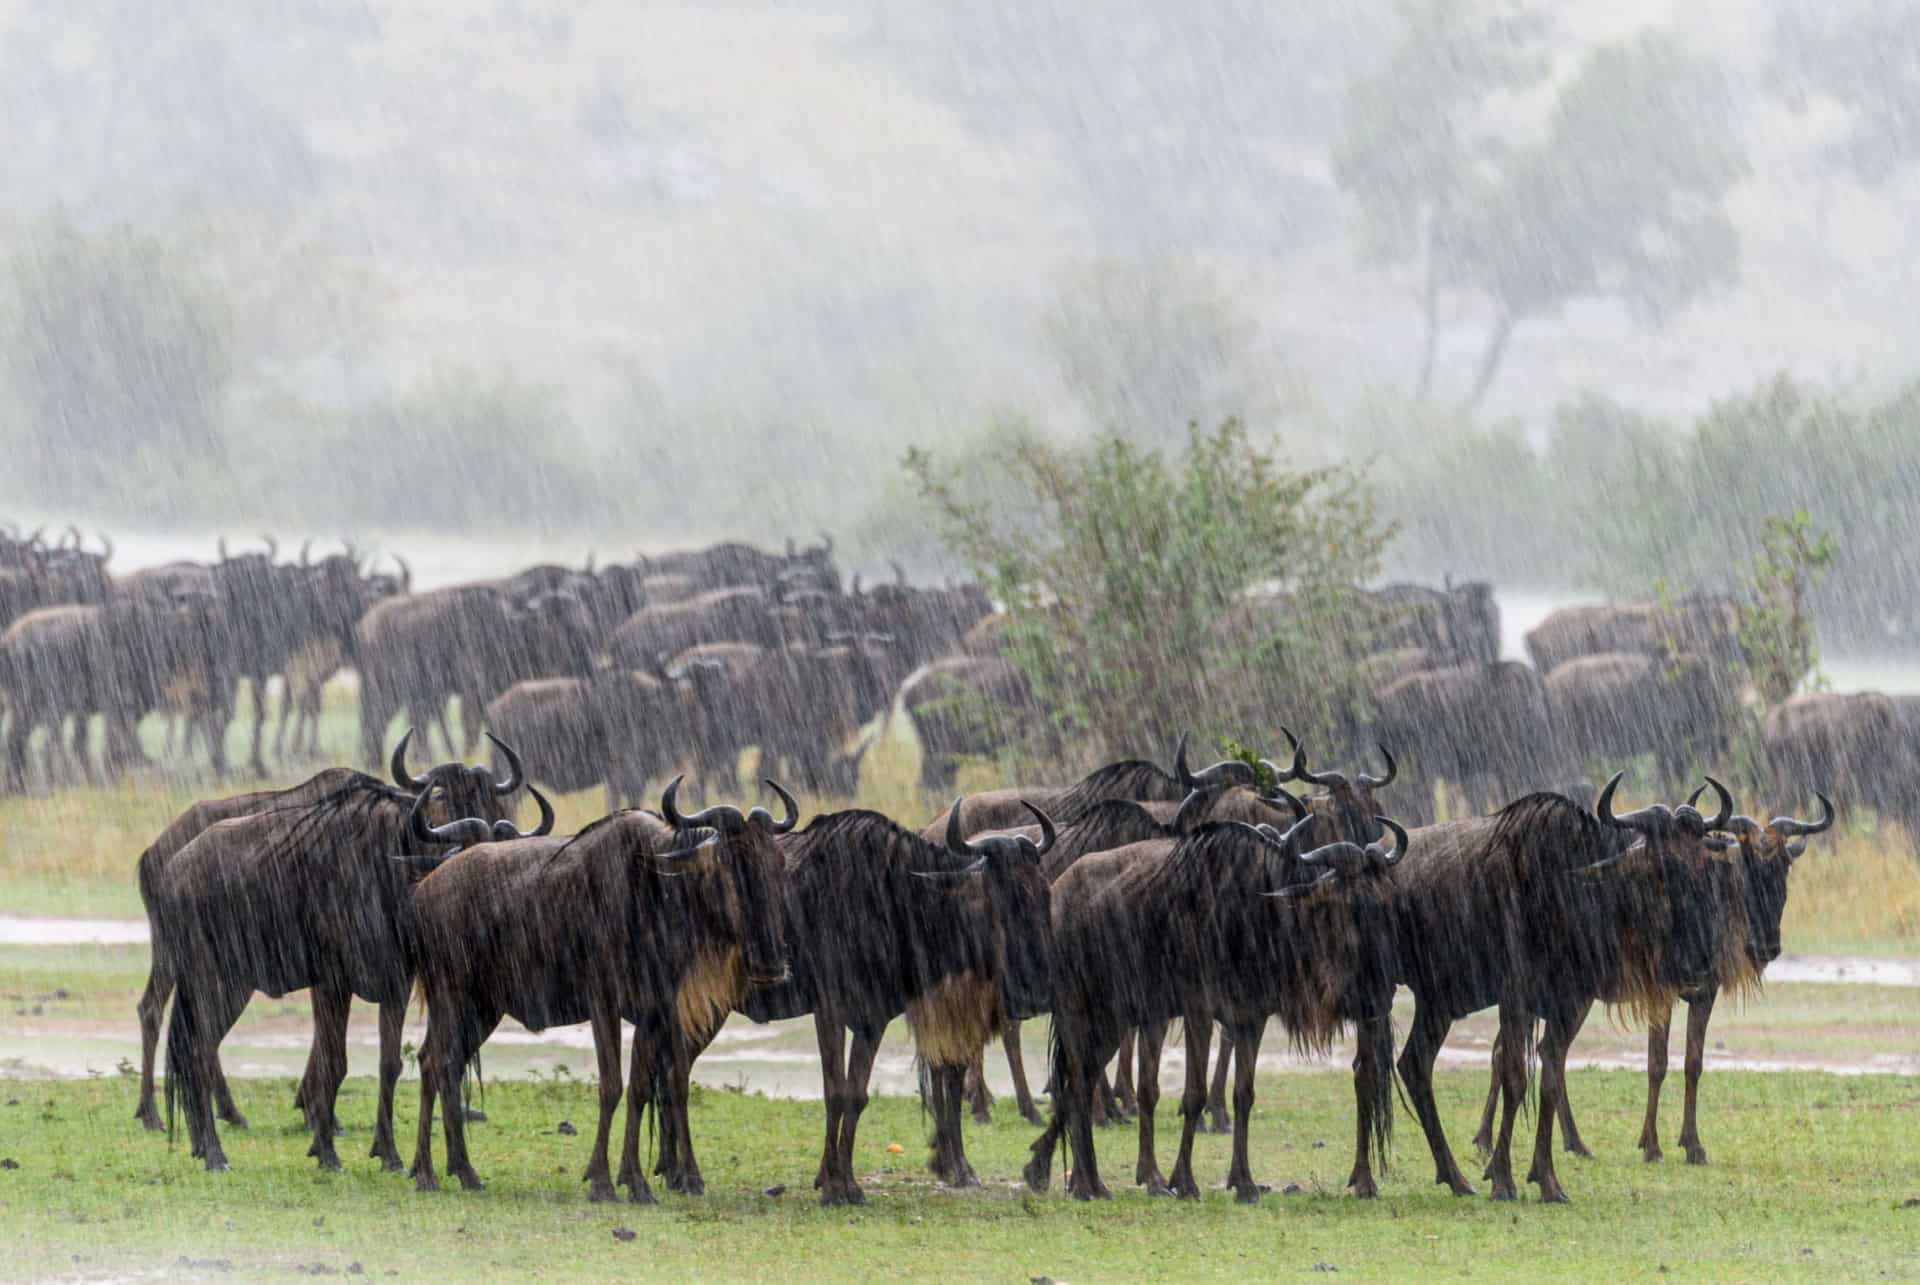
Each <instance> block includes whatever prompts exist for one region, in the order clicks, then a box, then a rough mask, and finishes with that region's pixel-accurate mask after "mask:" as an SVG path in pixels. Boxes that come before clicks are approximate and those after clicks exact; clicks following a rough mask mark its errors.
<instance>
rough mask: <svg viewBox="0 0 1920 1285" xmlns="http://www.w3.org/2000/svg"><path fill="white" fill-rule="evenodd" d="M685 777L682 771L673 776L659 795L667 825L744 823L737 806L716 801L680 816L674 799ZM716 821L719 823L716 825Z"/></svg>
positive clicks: (694, 826) (684, 827) (728, 825)
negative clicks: (690, 814) (663, 791)
mask: <svg viewBox="0 0 1920 1285" xmlns="http://www.w3.org/2000/svg"><path fill="white" fill-rule="evenodd" d="M685 779H686V773H684V772H682V773H681V774H680V775H679V776H676V777H674V778H673V780H672V781H671V782H669V783H668V785H667V788H666V792H665V793H664V794H662V795H661V796H660V815H661V816H662V817H664V818H665V819H666V822H667V824H668V825H670V826H672V827H673V828H674V829H676V830H694V829H698V828H699V827H701V826H709V827H712V828H715V829H719V828H721V827H722V826H725V827H726V828H729V829H731V828H734V827H737V826H742V825H745V824H746V821H747V819H746V818H745V817H743V816H741V815H740V809H739V808H735V807H729V806H728V805H727V804H724V803H716V804H714V805H713V806H712V807H710V808H701V809H700V810H699V811H698V812H696V813H694V814H693V815H692V816H690V817H688V816H681V815H680V810H679V809H678V808H677V807H675V806H674V799H675V798H677V797H678V796H679V794H680V782H682V781H683V780H685ZM768 784H769V785H771V784H772V782H771V781H769V782H768ZM781 795H782V797H783V798H784V797H785V796H786V792H785V791H784V790H783V791H781ZM716 822H717V823H719V824H717V825H716Z"/></svg>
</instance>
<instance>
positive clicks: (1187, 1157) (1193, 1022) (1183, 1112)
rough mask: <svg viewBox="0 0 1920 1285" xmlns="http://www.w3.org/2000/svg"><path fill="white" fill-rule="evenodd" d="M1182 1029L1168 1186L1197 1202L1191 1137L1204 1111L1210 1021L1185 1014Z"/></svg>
mask: <svg viewBox="0 0 1920 1285" xmlns="http://www.w3.org/2000/svg"><path fill="white" fill-rule="evenodd" d="M1182 1025H1183V1026H1185V1027H1186V1033H1187V1088H1186V1091H1185V1092H1184V1093H1182V1094H1181V1095H1180V1155H1179V1156H1178V1158H1176V1159H1175V1160H1174V1162H1173V1181H1172V1182H1171V1183H1169V1184H1168V1186H1170V1187H1172V1188H1173V1194H1174V1195H1176V1196H1178V1197H1179V1198H1180V1199H1182V1200H1198V1199H1200V1184H1199V1183H1197V1182H1195V1181H1194V1180H1193V1137H1194V1135H1195V1134H1196V1133H1198V1132H1199V1131H1200V1117H1201V1115H1203V1114H1204V1113H1205V1112H1206V1109H1207V1053H1208V1050H1209V1048H1210V1047H1211V1045H1212V1044H1213V1018H1211V1017H1209V1016H1206V1015H1204V1014H1194V1013H1188V1014H1186V1016H1185V1018H1184V1020H1183V1021H1182Z"/></svg>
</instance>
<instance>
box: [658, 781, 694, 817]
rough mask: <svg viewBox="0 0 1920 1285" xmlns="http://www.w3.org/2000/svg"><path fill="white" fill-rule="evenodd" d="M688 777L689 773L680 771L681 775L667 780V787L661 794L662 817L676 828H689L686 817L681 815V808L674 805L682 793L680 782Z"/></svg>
mask: <svg viewBox="0 0 1920 1285" xmlns="http://www.w3.org/2000/svg"><path fill="white" fill-rule="evenodd" d="M686 779H687V774H686V773H685V772H682V773H680V775H678V776H676V777H674V778H673V779H672V780H671V781H668V782H667V788H666V789H665V790H664V791H663V792H662V793H661V795H660V817H661V819H662V820H664V821H665V822H666V823H667V824H668V825H670V826H672V827H673V828H674V829H676V830H684V829H686V828H687V823H686V820H685V818H683V817H682V816H681V815H680V809H678V808H676V807H674V806H673V801H674V799H675V798H676V797H678V796H679V793H680V782H682V781H684V780H686Z"/></svg>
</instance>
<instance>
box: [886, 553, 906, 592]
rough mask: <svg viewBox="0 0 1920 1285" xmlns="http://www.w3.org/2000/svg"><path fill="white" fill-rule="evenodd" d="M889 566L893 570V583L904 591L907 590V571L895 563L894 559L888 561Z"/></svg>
mask: <svg viewBox="0 0 1920 1285" xmlns="http://www.w3.org/2000/svg"><path fill="white" fill-rule="evenodd" d="M887 565H888V566H890V567H892V568H893V582H894V583H895V584H896V585H899V586H900V587H901V588H902V589H904V588H906V587H907V569H906V568H905V567H903V566H901V565H900V564H899V563H898V562H895V561H893V560H892V559H888V560H887Z"/></svg>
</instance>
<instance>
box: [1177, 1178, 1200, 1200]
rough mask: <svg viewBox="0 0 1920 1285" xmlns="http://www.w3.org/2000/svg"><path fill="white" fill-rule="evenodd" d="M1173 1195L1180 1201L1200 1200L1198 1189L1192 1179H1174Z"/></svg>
mask: <svg viewBox="0 0 1920 1285" xmlns="http://www.w3.org/2000/svg"><path fill="white" fill-rule="evenodd" d="M1173 1194H1174V1195H1175V1196H1177V1197H1179V1198H1180V1199H1181V1200H1198V1199H1200V1187H1199V1185H1198V1184H1197V1183H1195V1182H1194V1180H1193V1179H1192V1178H1175V1179H1174V1180H1173Z"/></svg>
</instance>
